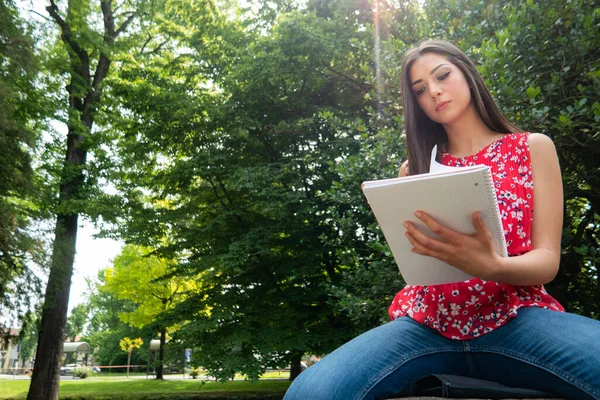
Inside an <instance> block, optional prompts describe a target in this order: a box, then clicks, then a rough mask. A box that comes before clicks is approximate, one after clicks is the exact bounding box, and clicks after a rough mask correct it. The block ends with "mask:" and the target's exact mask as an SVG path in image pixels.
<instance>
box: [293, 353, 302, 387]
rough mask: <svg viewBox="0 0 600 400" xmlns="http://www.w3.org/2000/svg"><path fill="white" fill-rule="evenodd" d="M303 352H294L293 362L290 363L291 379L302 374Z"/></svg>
mask: <svg viewBox="0 0 600 400" xmlns="http://www.w3.org/2000/svg"><path fill="white" fill-rule="evenodd" d="M300 362H302V353H293V354H292V363H291V364H290V381H293V380H294V379H296V378H297V377H298V375H300V372H302V365H301V364H300Z"/></svg>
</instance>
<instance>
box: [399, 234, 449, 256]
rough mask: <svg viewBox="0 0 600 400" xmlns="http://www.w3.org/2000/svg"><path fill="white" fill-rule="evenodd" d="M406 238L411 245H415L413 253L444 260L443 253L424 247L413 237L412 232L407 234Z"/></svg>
mask: <svg viewBox="0 0 600 400" xmlns="http://www.w3.org/2000/svg"><path fill="white" fill-rule="evenodd" d="M406 237H407V238H408V240H409V241H410V243H411V244H412V245H413V248H412V249H411V251H412V252H413V253H416V254H420V255H422V256H427V257H435V258H437V259H440V260H441V259H442V256H443V254H442V253H441V252H439V251H436V250H434V249H432V248H428V247H426V246H424V245H423V244H422V243H421V242H419V241H418V240H417V239H416V238H415V237H414V236H413V235H411V234H410V232H406Z"/></svg>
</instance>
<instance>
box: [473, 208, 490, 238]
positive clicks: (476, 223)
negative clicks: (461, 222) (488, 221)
mask: <svg viewBox="0 0 600 400" xmlns="http://www.w3.org/2000/svg"><path fill="white" fill-rule="evenodd" d="M472 223H473V227H474V228H475V236H477V237H478V238H479V239H480V240H483V241H485V242H491V240H492V234H491V232H490V230H489V229H488V228H487V226H485V222H484V221H483V217H482V216H481V213H480V212H479V211H477V212H476V213H474V214H473V220H472Z"/></svg>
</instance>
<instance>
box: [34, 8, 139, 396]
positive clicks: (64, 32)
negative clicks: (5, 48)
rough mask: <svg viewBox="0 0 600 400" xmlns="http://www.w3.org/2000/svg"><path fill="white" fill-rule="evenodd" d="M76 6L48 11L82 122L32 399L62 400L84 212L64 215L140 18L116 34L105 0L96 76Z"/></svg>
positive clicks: (70, 165)
mask: <svg viewBox="0 0 600 400" xmlns="http://www.w3.org/2000/svg"><path fill="white" fill-rule="evenodd" d="M73 7H77V5H73V2H72V1H71V0H69V2H68V5H67V17H66V20H65V19H64V18H63V16H62V15H61V12H60V10H59V8H58V7H57V5H56V1H55V0H50V5H49V6H48V7H46V11H48V14H50V17H52V19H53V20H54V22H55V23H56V25H57V26H58V27H59V29H60V32H61V36H60V37H61V40H62V41H63V43H64V44H65V47H66V49H67V51H68V53H69V59H70V66H69V69H68V70H66V71H64V72H67V73H69V74H70V82H69V85H67V92H68V94H69V109H68V113H69V115H73V116H75V115H77V116H78V118H79V121H69V123H68V124H67V125H68V134H67V151H66V156H65V163H64V166H63V170H62V172H61V174H62V181H61V185H60V196H59V203H60V205H59V210H63V211H62V212H59V213H57V219H56V229H55V238H54V246H53V249H52V262H51V264H50V275H49V277H48V286H47V288H46V295H45V298H44V306H43V308H42V321H41V329H40V333H39V336H38V347H37V352H36V357H35V365H34V369H33V375H32V377H31V385H30V386H29V393H28V394H27V400H58V392H59V382H60V358H61V355H62V349H63V342H64V339H65V324H66V322H67V307H68V305H69V291H70V289H71V275H72V273H73V262H74V259H75V248H76V240H77V220H78V218H79V212H78V211H73V212H65V211H64V210H69V209H70V208H72V206H71V205H70V204H69V201H70V200H74V199H77V197H78V195H79V191H80V188H81V187H82V186H83V183H84V176H83V170H84V167H85V162H86V155H87V152H86V150H85V148H84V147H83V142H84V135H89V134H91V132H92V125H93V124H94V112H95V110H96V108H97V106H98V105H99V103H100V99H101V94H102V82H103V81H104V79H105V78H106V76H107V74H108V71H109V67H110V59H109V57H108V52H107V51H106V50H110V48H111V47H112V46H113V45H114V41H115V38H116V37H117V36H118V35H119V34H120V33H121V32H123V31H124V30H125V29H127V26H128V25H129V24H130V23H131V22H132V21H133V18H134V16H135V13H132V14H131V15H130V16H129V17H128V18H127V20H126V21H125V22H124V23H123V24H122V25H121V26H120V27H119V28H118V29H115V19H114V15H113V10H112V0H102V1H100V8H101V10H102V15H103V25H104V35H103V42H104V43H103V44H104V46H106V48H107V49H106V50H101V51H100V52H99V53H98V61H97V63H96V69H95V73H94V74H92V73H91V72H90V71H91V68H90V66H91V64H90V54H94V52H93V51H89V52H88V50H87V49H84V48H82V47H81V45H80V43H79V42H78V41H77V38H76V37H74V36H73V34H72V32H73V31H72V29H71V28H72V27H71V26H70V25H69V22H71V21H72V20H73V9H72V8H73ZM75 28H77V27H75ZM61 206H62V207H61Z"/></svg>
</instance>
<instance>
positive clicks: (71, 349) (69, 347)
mask: <svg viewBox="0 0 600 400" xmlns="http://www.w3.org/2000/svg"><path fill="white" fill-rule="evenodd" d="M78 351H84V352H87V353H89V352H90V345H89V344H87V343H86V342H65V343H64V344H63V353H75V352H78Z"/></svg>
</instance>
